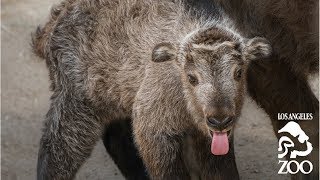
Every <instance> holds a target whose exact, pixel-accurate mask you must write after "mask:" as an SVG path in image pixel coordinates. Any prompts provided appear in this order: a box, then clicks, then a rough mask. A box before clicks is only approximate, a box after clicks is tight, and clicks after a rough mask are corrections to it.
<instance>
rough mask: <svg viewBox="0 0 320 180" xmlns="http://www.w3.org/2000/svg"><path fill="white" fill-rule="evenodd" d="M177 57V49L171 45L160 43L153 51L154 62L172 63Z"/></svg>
mask: <svg viewBox="0 0 320 180" xmlns="http://www.w3.org/2000/svg"><path fill="white" fill-rule="evenodd" d="M175 57H176V49H175V48H174V46H173V45H172V44H171V43H160V44H158V45H156V47H154V49H153V51H152V61H153V62H165V61H171V60H173V59H175Z"/></svg>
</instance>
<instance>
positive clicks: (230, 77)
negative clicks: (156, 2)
mask: <svg viewBox="0 0 320 180" xmlns="http://www.w3.org/2000/svg"><path fill="white" fill-rule="evenodd" d="M270 53H271V47H270V45H269V43H268V42H267V40H266V39H264V38H259V37H257V38H253V39H244V38H242V37H240V36H239V35H236V34H233V33H232V32H229V31H225V30H222V29H218V28H210V29H206V30H203V31H199V32H196V33H193V35H189V37H188V38H186V39H185V40H183V42H182V43H180V44H172V43H160V44H158V45H157V46H156V47H155V48H154V50H153V54H152V60H153V61H154V62H159V63H160V62H164V61H172V62H173V63H175V64H176V65H177V66H178V67H179V70H180V73H181V81H182V84H183V88H184V94H185V100H186V102H187V104H188V110H189V112H190V113H191V114H192V115H193V116H194V120H195V121H194V122H195V123H196V124H202V126H201V127H205V128H204V129H203V128H202V130H203V131H206V134H208V136H210V137H211V138H212V146H211V152H212V153H213V154H215V155H223V154H226V153H227V152H228V150H229V141H228V138H229V136H228V133H229V132H230V130H231V129H232V128H233V125H234V123H235V121H236V120H237V118H238V117H239V115H240V111H241V107H242V104H243V95H244V91H245V79H246V78H245V75H246V69H247V65H248V63H249V62H250V61H251V60H255V59H262V58H265V57H267V56H269V55H270Z"/></svg>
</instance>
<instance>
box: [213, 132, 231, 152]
mask: <svg viewBox="0 0 320 180" xmlns="http://www.w3.org/2000/svg"><path fill="white" fill-rule="evenodd" d="M212 136H213V137H212V143H211V152H212V154H214V155H225V154H227V153H228V151H229V140H228V135H227V133H226V132H213V134H212Z"/></svg>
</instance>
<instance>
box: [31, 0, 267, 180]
mask: <svg viewBox="0 0 320 180" xmlns="http://www.w3.org/2000/svg"><path fill="white" fill-rule="evenodd" d="M232 25H233V24H232V22H230V21H228V20H227V19H220V20H215V19H210V18H209V19H208V18H206V17H204V16H201V14H200V15H199V16H192V15H191V13H188V11H187V10H186V9H185V6H184V5H183V4H182V3H181V2H180V1H170V0H163V1H152V0H144V1H142V0H121V1H120V0H119V1H107V0H98V1H90V0H77V1H76V0H66V1H64V2H63V3H61V4H60V5H59V6H57V7H56V8H54V9H53V10H52V15H51V19H50V20H49V22H48V23H47V24H46V25H45V26H44V27H43V28H40V29H39V30H38V31H37V33H36V35H35V36H34V41H33V44H34V51H35V52H36V53H37V54H38V55H39V56H41V57H43V58H45V59H46V62H47V66H48V69H49V74H50V79H51V82H52V83H51V89H52V91H53V95H52V97H51V106H50V109H49V111H48V113H47V115H46V121H45V129H44V132H43V136H42V138H41V142H40V150H39V159H38V179H71V178H73V177H74V175H75V173H76V172H77V170H78V169H79V167H80V166H81V165H82V163H83V162H84V161H85V160H86V158H87V157H88V156H89V155H90V153H91V151H92V148H93V147H94V145H95V143H96V141H97V140H98V139H99V138H100V136H101V134H102V131H103V128H104V126H105V125H106V124H109V123H111V122H112V121H115V120H119V119H125V118H132V119H133V122H132V125H133V134H134V141H135V142H136V144H137V147H138V150H139V153H140V155H141V157H142V159H143V162H144V164H145V165H146V167H147V170H148V173H149V175H150V177H151V178H152V179H189V178H191V177H200V178H201V179H238V172H237V168H236V164H235V159H234V153H233V143H232V139H233V138H232V132H231V133H230V135H229V138H230V151H229V153H228V154H227V155H225V156H214V155H212V154H211V153H210V140H211V133H210V131H217V130H228V131H231V130H232V127H233V126H231V125H232V124H234V122H235V121H236V119H237V117H238V116H239V114H240V110H241V106H242V101H243V94H244V89H245V76H243V75H242V74H245V73H246V69H247V65H248V63H249V61H251V60H254V59H258V58H264V57H266V56H268V55H269V54H270V52H271V48H270V46H269V44H268V42H267V41H266V40H265V39H263V38H252V39H246V38H243V37H242V36H241V35H240V34H238V33H237V32H236V30H235V29H234V28H232ZM212 118H214V119H218V120H219V119H221V118H222V119H225V118H228V119H231V120H232V121H231V122H232V123H231V125H230V126H225V127H217V126H213V125H212V124H210V123H208V120H209V121H210V119H212ZM190 139H191V140H190ZM189 140H190V141H189ZM186 144H187V145H186ZM185 145H186V146H187V147H189V148H187V149H186V150H185V149H184V148H183V146H185ZM190 152H191V154H192V157H193V159H192V161H193V162H194V161H196V162H197V163H196V164H197V166H196V167H190V166H189V165H188V164H189V163H188V162H189V159H188V158H189V157H188V156H186V155H185V153H190Z"/></svg>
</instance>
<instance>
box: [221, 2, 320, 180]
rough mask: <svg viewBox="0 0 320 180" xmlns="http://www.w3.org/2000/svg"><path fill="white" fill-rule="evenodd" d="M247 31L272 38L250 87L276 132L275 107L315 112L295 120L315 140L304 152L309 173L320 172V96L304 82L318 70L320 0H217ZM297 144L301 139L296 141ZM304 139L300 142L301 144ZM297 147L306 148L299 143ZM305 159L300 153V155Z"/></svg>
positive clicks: (255, 66) (255, 67)
mask: <svg viewBox="0 0 320 180" xmlns="http://www.w3.org/2000/svg"><path fill="white" fill-rule="evenodd" d="M216 2H218V3H219V4H220V5H221V6H222V8H223V9H224V11H225V12H226V13H227V14H228V15H229V16H230V18H231V19H233V20H234V21H235V24H236V27H237V28H239V30H240V32H241V33H245V36H246V37H255V36H264V37H266V38H267V39H268V40H269V41H270V42H271V44H272V47H273V52H274V53H273V56H272V57H271V58H270V60H269V61H263V62H262V61H255V62H252V63H251V64H250V66H249V70H248V91H249V94H250V95H251V97H252V98H253V99H254V100H255V101H256V102H257V103H258V104H259V105H260V106H261V107H262V108H263V109H264V110H265V111H266V112H267V113H268V114H269V116H270V118H271V119H272V124H273V127H274V130H275V132H276V135H277V136H278V135H279V134H278V133H277V132H278V130H279V129H281V128H282V127H283V126H284V125H285V124H286V122H285V121H278V120H277V113H282V112H287V113H291V112H295V113H299V112H305V113H313V120H312V121H297V122H298V123H299V124H300V125H301V126H302V129H303V130H304V131H305V132H306V134H307V135H308V136H309V137H310V141H311V143H312V144H313V148H314V149H313V152H312V153H311V154H310V155H309V156H308V157H307V159H309V160H311V161H312V163H313V165H314V168H313V169H314V170H313V172H312V173H311V174H310V175H306V176H304V175H302V174H301V173H298V175H296V176H294V177H293V178H294V179H318V178H319V166H318V165H319V100H318V99H317V98H316V97H315V95H314V94H313V93H312V91H311V89H310V87H309V85H308V82H307V80H308V76H309V75H310V74H314V73H316V72H318V71H319V57H318V55H319V29H318V28H319V14H318V13H319V1H318V0H308V1H305V0H280V1H279V0H263V1H253V0H237V1H232V0H217V1H216ZM295 144H298V145H300V144H301V143H295ZM301 145H302V144H301ZM300 148H301V149H305V147H304V146H303V145H302V147H300ZM302 160H305V157H303V159H300V160H299V161H302Z"/></svg>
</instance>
